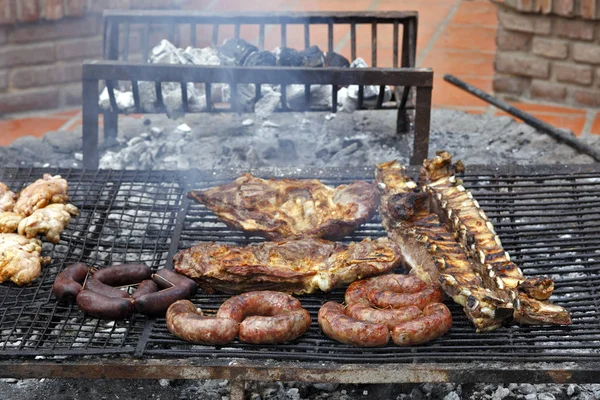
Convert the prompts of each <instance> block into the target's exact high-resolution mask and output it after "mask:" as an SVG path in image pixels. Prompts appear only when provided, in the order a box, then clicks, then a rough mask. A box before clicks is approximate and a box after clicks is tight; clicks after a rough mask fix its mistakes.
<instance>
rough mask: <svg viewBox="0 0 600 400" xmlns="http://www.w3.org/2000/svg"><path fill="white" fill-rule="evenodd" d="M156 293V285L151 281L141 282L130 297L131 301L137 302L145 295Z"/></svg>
mask: <svg viewBox="0 0 600 400" xmlns="http://www.w3.org/2000/svg"><path fill="white" fill-rule="evenodd" d="M154 292H158V285H157V284H156V282H154V281H153V280H152V279H145V280H143V281H142V282H141V283H140V284H139V285H138V287H137V289H135V292H133V294H132V295H131V297H133V300H137V299H138V298H140V297H142V296H143V295H145V294H149V293H154Z"/></svg>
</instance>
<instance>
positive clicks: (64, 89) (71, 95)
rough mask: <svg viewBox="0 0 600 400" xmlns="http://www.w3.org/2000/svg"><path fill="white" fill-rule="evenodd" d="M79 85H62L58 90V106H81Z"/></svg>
mask: <svg viewBox="0 0 600 400" xmlns="http://www.w3.org/2000/svg"><path fill="white" fill-rule="evenodd" d="M81 96H82V92H81V83H74V84H70V85H62V86H61V88H60V105H61V106H63V107H65V106H79V105H81Z"/></svg>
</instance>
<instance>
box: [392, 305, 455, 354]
mask: <svg viewBox="0 0 600 400" xmlns="http://www.w3.org/2000/svg"><path fill="white" fill-rule="evenodd" d="M451 327H452V314H451V313H450V310H448V307H446V306H445V305H444V304H442V303H434V304H429V305H428V306H427V307H425V308H424V309H423V315H421V316H420V317H418V318H416V319H414V320H412V321H408V322H404V323H401V324H400V325H397V326H396V327H394V329H392V332H391V335H392V340H393V341H394V343H395V344H397V345H398V346H410V345H414V344H423V343H427V342H429V341H431V340H434V339H437V338H439V337H440V336H442V335H445V334H446V332H448V331H449V330H450V328H451Z"/></svg>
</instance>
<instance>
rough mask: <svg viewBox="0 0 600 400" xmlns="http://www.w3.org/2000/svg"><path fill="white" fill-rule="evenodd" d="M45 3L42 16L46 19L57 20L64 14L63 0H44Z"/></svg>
mask: <svg viewBox="0 0 600 400" xmlns="http://www.w3.org/2000/svg"><path fill="white" fill-rule="evenodd" d="M45 4H46V9H45V10H44V17H45V18H46V19H48V20H57V19H61V18H62V17H63V16H64V12H63V0H46V1H45Z"/></svg>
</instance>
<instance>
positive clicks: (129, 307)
mask: <svg viewBox="0 0 600 400" xmlns="http://www.w3.org/2000/svg"><path fill="white" fill-rule="evenodd" d="M77 305H78V306H79V308H80V309H81V310H82V311H83V312H85V313H86V314H88V315H91V316H92V317H96V318H101V319H114V320H121V319H125V318H127V317H128V316H129V315H131V313H133V299H129V300H128V299H122V298H119V297H108V296H104V295H102V294H99V293H95V292H92V291H91V290H85V289H84V290H82V291H81V292H79V294H78V295H77Z"/></svg>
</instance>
